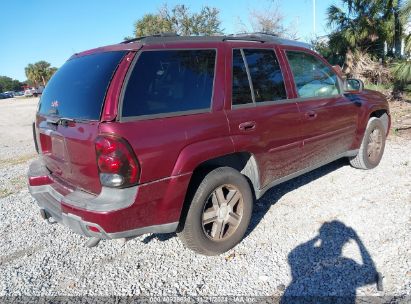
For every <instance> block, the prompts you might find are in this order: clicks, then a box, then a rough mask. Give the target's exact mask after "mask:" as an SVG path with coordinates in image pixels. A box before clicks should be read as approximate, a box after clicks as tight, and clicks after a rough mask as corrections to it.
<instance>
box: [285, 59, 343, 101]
mask: <svg viewBox="0 0 411 304" xmlns="http://www.w3.org/2000/svg"><path fill="white" fill-rule="evenodd" d="M287 57H288V61H289V63H290V67H291V70H292V72H293V75H294V81H295V86H296V88H297V92H298V96H299V97H302V98H304V97H324V96H332V95H338V94H339V93H340V91H339V86H338V80H337V76H336V74H335V72H334V71H333V70H332V69H331V68H330V67H329V66H327V65H326V64H324V63H323V62H322V61H321V60H320V59H318V58H316V57H315V56H313V55H310V54H307V53H302V52H287Z"/></svg>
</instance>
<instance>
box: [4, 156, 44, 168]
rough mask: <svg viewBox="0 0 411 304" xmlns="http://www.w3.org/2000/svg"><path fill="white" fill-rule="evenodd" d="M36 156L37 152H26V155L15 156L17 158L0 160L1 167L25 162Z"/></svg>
mask: <svg viewBox="0 0 411 304" xmlns="http://www.w3.org/2000/svg"><path fill="white" fill-rule="evenodd" d="M35 157H36V154H25V155H22V156H19V157H15V158H7V159H4V160H2V161H0V168H4V167H8V166H16V165H20V164H24V163H25V162H27V161H29V160H31V159H33V158H35Z"/></svg>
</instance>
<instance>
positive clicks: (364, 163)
mask: <svg viewBox="0 0 411 304" xmlns="http://www.w3.org/2000/svg"><path fill="white" fill-rule="evenodd" d="M385 136H386V131H385V127H384V124H383V122H382V121H381V119H379V118H376V117H373V118H371V119H370V120H369V121H368V124H367V128H366V130H365V134H364V138H363V140H362V142H361V147H360V150H359V151H358V154H357V156H355V157H353V158H351V159H350V164H351V166H353V167H354V168H358V169H364V170H368V169H373V168H375V167H377V166H378V164H379V163H380V161H381V158H382V155H383V154H384V149H385Z"/></svg>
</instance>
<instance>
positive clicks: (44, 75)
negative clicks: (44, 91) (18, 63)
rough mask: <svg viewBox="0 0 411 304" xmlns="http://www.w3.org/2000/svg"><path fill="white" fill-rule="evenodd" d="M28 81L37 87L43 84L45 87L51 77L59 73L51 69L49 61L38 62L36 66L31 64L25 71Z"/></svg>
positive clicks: (55, 69)
mask: <svg viewBox="0 0 411 304" xmlns="http://www.w3.org/2000/svg"><path fill="white" fill-rule="evenodd" d="M24 71H25V73H26V76H27V79H28V80H29V81H30V82H32V83H33V84H34V85H35V86H37V85H38V84H40V83H41V84H43V85H44V86H45V85H46V83H47V82H48V81H49V79H50V78H51V76H53V74H54V73H55V72H56V71H57V68H54V67H51V65H50V63H48V62H47V61H44V60H42V61H38V62H36V63H34V64H31V63H30V64H29V65H27V67H26V68H25V69H24Z"/></svg>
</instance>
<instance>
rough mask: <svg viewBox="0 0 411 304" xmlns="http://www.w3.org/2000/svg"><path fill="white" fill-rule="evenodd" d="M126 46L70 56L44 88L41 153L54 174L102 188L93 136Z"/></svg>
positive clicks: (85, 186) (90, 188) (83, 185)
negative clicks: (120, 48)
mask: <svg viewBox="0 0 411 304" xmlns="http://www.w3.org/2000/svg"><path fill="white" fill-rule="evenodd" d="M125 53H126V52H124V51H113V52H103V53H94V54H90V55H86V56H82V57H73V58H72V59H70V60H68V61H67V62H66V63H65V64H64V65H63V66H62V67H61V68H60V69H59V70H58V71H57V72H56V74H55V75H54V76H53V77H52V79H51V80H50V81H49V83H48V84H47V87H46V88H45V90H44V92H43V94H42V97H41V100H40V104H39V110H38V113H37V117H36V131H37V139H38V141H39V142H38V145H39V148H40V153H41V155H42V158H43V160H44V162H45V164H46V166H47V168H48V169H49V170H50V171H51V172H52V174H53V176H55V177H56V178H58V179H60V180H62V182H68V183H69V184H71V185H72V186H73V187H76V188H81V189H83V190H85V191H88V192H91V193H96V194H97V193H100V191H101V184H100V180H99V173H98V168H97V162H96V151H95V146H94V142H95V139H96V137H97V136H98V130H99V124H100V122H99V120H100V115H101V110H102V107H103V104H104V99H105V95H106V91H107V88H108V86H109V84H110V81H111V79H112V76H113V75H114V73H115V71H116V69H117V66H118V64H119V63H120V61H121V59H122V58H123V57H124V55H125Z"/></svg>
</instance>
